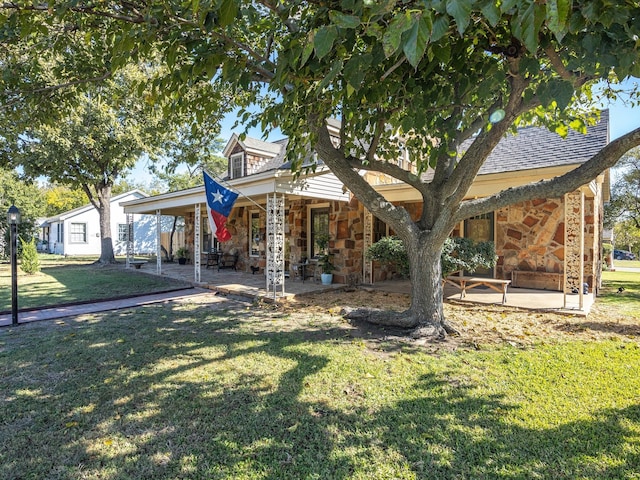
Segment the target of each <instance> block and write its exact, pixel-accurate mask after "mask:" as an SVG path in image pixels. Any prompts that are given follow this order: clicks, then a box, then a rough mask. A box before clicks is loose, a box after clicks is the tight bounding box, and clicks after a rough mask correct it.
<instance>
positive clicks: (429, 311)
mask: <svg viewBox="0 0 640 480" xmlns="http://www.w3.org/2000/svg"><path fill="white" fill-rule="evenodd" d="M407 252H408V255H409V262H410V265H411V306H410V307H409V310H407V312H406V313H407V314H408V316H409V317H411V318H413V319H415V330H414V332H413V334H414V336H419V337H425V336H426V337H435V338H444V336H445V333H446V327H445V319H444V310H443V304H442V274H441V272H442V268H441V265H440V255H441V252H442V245H434V244H433V242H429V241H427V242H424V241H423V242H416V244H415V245H412V246H411V248H408V249H407Z"/></svg>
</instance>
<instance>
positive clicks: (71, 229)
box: [69, 222, 89, 245]
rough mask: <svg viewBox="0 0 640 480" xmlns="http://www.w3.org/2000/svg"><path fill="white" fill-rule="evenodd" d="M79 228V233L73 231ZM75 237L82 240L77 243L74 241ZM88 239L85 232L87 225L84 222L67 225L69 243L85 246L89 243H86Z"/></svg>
mask: <svg viewBox="0 0 640 480" xmlns="http://www.w3.org/2000/svg"><path fill="white" fill-rule="evenodd" d="M77 226H80V227H82V231H81V232H76V231H75V230H74V227H77ZM76 235H82V236H83V237H84V240H82V241H78V240H76V239H75V236H76ZM88 239H89V234H88V232H87V223H86V222H71V223H69V243H73V244H76V245H77V244H86V243H89V241H88Z"/></svg>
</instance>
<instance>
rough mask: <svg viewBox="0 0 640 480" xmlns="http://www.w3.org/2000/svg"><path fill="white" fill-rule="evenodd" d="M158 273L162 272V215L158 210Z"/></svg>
mask: <svg viewBox="0 0 640 480" xmlns="http://www.w3.org/2000/svg"><path fill="white" fill-rule="evenodd" d="M156 273H157V274H158V275H160V274H161V273H162V215H161V212H160V210H156Z"/></svg>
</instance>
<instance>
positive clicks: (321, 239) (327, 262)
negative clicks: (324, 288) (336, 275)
mask: <svg viewBox="0 0 640 480" xmlns="http://www.w3.org/2000/svg"><path fill="white" fill-rule="evenodd" d="M316 244H317V245H318V248H319V249H320V251H321V252H323V253H321V254H320V255H318V256H317V260H318V267H319V268H320V271H321V273H320V279H321V281H322V284H323V285H331V282H333V273H332V272H333V271H334V270H335V269H336V267H335V265H334V264H333V263H331V254H330V253H329V237H328V236H327V235H322V236H318V238H317V239H316Z"/></svg>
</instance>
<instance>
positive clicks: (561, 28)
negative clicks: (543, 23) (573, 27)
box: [546, 0, 573, 40]
mask: <svg viewBox="0 0 640 480" xmlns="http://www.w3.org/2000/svg"><path fill="white" fill-rule="evenodd" d="M572 3H573V2H572V0H547V4H546V8H547V25H548V26H549V30H551V31H552V32H553V33H554V34H555V35H556V38H558V39H559V40H561V39H562V37H564V35H565V33H566V31H567V21H568V19H569V12H570V11H571V7H572Z"/></svg>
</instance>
